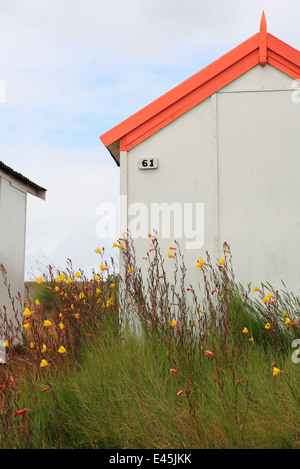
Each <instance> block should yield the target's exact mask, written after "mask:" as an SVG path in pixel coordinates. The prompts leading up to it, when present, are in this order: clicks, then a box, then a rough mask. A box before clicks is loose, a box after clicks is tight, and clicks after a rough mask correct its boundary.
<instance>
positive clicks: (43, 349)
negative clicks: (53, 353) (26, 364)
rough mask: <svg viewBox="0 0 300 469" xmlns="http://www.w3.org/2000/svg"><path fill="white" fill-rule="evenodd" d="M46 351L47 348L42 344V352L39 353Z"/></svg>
mask: <svg viewBox="0 0 300 469" xmlns="http://www.w3.org/2000/svg"><path fill="white" fill-rule="evenodd" d="M46 350H47V347H46V345H45V344H43V347H42V350H41V352H42V353H45V352H46Z"/></svg>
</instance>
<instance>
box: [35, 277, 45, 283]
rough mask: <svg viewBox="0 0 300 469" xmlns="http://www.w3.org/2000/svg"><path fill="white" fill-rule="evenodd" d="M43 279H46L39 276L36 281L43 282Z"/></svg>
mask: <svg viewBox="0 0 300 469" xmlns="http://www.w3.org/2000/svg"><path fill="white" fill-rule="evenodd" d="M43 281H44V280H43V279H42V277H39V278H38V279H37V281H36V282H37V283H43Z"/></svg>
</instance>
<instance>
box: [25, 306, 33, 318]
mask: <svg viewBox="0 0 300 469" xmlns="http://www.w3.org/2000/svg"><path fill="white" fill-rule="evenodd" d="M23 314H24V316H25V318H30V316H32V312H31V311H30V309H29V308H25V309H24V313H23Z"/></svg>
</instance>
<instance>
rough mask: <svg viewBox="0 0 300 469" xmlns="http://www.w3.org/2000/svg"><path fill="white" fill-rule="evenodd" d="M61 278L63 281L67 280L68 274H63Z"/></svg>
mask: <svg viewBox="0 0 300 469" xmlns="http://www.w3.org/2000/svg"><path fill="white" fill-rule="evenodd" d="M60 278H61V279H62V280H64V279H65V278H67V276H66V274H65V273H64V272H63V273H62V274H61V276H60Z"/></svg>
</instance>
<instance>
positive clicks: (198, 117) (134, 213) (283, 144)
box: [100, 13, 300, 294]
mask: <svg viewBox="0 0 300 469" xmlns="http://www.w3.org/2000/svg"><path fill="white" fill-rule="evenodd" d="M299 78H300V52H299V51H298V50H296V49H294V48H292V47H291V46H289V45H287V44H285V43H284V42H282V41H281V40H279V39H277V38H276V37H274V36H272V35H271V34H270V33H268V32H267V26H266V20H265V15H264V13H263V15H262V18H261V23H260V31H259V32H258V33H257V34H255V35H254V36H252V37H250V38H249V39H248V40H246V41H245V42H243V43H242V44H240V45H239V46H237V47H236V48H234V49H233V50H231V51H230V52H228V53H227V54H226V55H224V56H222V57H221V58H219V59H218V60H216V61H215V62H213V63H212V64H211V65H209V66H207V67H206V68H204V69H203V70H201V71H200V72H198V73H196V74H195V75H194V76H192V77H191V78H189V79H187V80H186V81H184V82H183V83H181V84H180V85H178V86H177V87H175V88H174V89H172V90H171V91H169V92H168V93H166V94H165V95H163V96H162V97H160V98H158V99H157V100H156V101H154V102H152V103H151V104H149V105H148V106H146V107H145V108H143V109H142V110H140V111H138V112H137V113H136V114H134V115H133V116H131V117H129V118H128V119H126V120H125V121H123V122H122V123H121V124H119V125H117V126H116V127H114V128H113V129H111V130H109V131H108V132H106V133H105V134H103V135H102V136H101V137H100V138H101V140H102V142H103V143H104V145H105V146H106V147H107V149H108V150H109V152H110V153H111V155H112V156H113V158H114V159H115V161H116V163H117V165H119V166H120V171H121V175H120V180H121V199H122V200H121V233H124V232H126V231H127V230H128V229H129V231H130V232H131V234H133V237H134V238H136V240H135V248H136V253H137V259H141V258H142V256H144V255H145V251H146V250H147V249H148V246H149V240H148V239H147V233H148V232H152V231H153V229H154V228H157V229H158V232H159V238H160V244H161V246H162V249H163V252H164V253H165V255H166V258H167V256H168V252H169V250H168V247H169V245H170V243H172V242H173V239H174V238H176V239H177V240H178V241H179V242H180V244H181V247H182V250H183V252H184V256H185V263H186V265H187V267H188V273H189V275H190V277H188V278H187V282H189V281H191V283H192V284H193V285H195V283H196V281H197V278H200V276H199V277H197V275H199V271H198V270H197V269H195V265H196V263H197V261H198V260H199V258H200V257H203V258H204V259H205V253H206V251H209V253H210V254H211V258H212V260H214V261H217V259H220V258H221V257H223V252H222V249H223V242H224V241H226V242H227V243H228V244H229V245H230V247H231V251H232V255H233V267H234V271H235V274H236V278H237V280H239V281H240V282H241V283H243V284H244V285H247V284H248V283H249V282H252V283H253V284H256V283H257V284H259V282H270V283H271V284H272V285H273V286H274V288H282V283H281V280H283V281H284V282H285V283H286V285H287V288H288V289H289V290H292V291H294V292H295V293H296V294H299V288H300V262H299V258H300V256H299V255H300V211H299V201H300V184H299V171H300V157H299V156H300V131H299V129H300V81H298V79H299ZM171 215H172V216H171ZM145 220H146V221H145ZM169 226H171V229H170V232H168V227H169ZM142 265H143V264H142V262H141V266H142ZM166 265H167V263H166Z"/></svg>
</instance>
